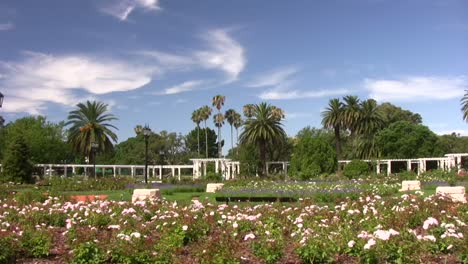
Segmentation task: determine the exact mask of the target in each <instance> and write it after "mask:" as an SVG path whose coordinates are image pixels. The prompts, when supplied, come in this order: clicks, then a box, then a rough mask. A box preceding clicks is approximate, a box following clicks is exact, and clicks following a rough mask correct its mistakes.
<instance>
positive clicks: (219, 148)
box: [218, 126, 222, 158]
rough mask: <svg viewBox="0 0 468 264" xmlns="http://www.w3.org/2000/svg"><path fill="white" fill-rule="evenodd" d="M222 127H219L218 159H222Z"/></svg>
mask: <svg viewBox="0 0 468 264" xmlns="http://www.w3.org/2000/svg"><path fill="white" fill-rule="evenodd" d="M221 151H222V150H221V126H219V127H218V158H221Z"/></svg>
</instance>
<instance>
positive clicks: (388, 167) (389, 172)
mask: <svg viewBox="0 0 468 264" xmlns="http://www.w3.org/2000/svg"><path fill="white" fill-rule="evenodd" d="M387 164H388V165H387V176H390V174H392V161H391V160H389V161H387Z"/></svg>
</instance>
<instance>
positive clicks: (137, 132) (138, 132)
mask: <svg viewBox="0 0 468 264" xmlns="http://www.w3.org/2000/svg"><path fill="white" fill-rule="evenodd" d="M133 131H135V134H136V135H137V136H138V135H140V134H141V133H142V132H143V126H142V125H136V126H135V128H133Z"/></svg>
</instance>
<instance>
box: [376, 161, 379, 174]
mask: <svg viewBox="0 0 468 264" xmlns="http://www.w3.org/2000/svg"><path fill="white" fill-rule="evenodd" d="M375 167H376V170H377V171H376V172H377V174H380V162H379V161H377V166H375Z"/></svg>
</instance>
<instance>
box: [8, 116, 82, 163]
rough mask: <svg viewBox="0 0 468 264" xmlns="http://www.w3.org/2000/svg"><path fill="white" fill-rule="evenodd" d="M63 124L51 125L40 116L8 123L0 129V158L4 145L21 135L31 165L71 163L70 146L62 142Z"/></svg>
mask: <svg viewBox="0 0 468 264" xmlns="http://www.w3.org/2000/svg"><path fill="white" fill-rule="evenodd" d="M63 127H64V124H63V122H60V123H51V122H49V121H47V119H46V118H45V117H42V116H36V117H33V116H29V117H24V118H20V119H17V120H15V121H14V122H12V123H9V124H8V125H7V126H6V127H5V128H4V129H0V158H1V157H3V154H4V153H3V152H4V151H3V150H5V147H6V144H7V143H8V142H11V141H13V140H14V138H16V137H17V136H18V135H22V136H23V138H24V140H25V142H26V145H28V147H29V149H30V153H31V161H32V162H33V163H61V162H62V161H64V160H65V161H71V160H72V159H73V155H72V153H71V148H70V146H69V145H68V144H67V143H66V142H65V141H64V133H65V132H64V128H63Z"/></svg>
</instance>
